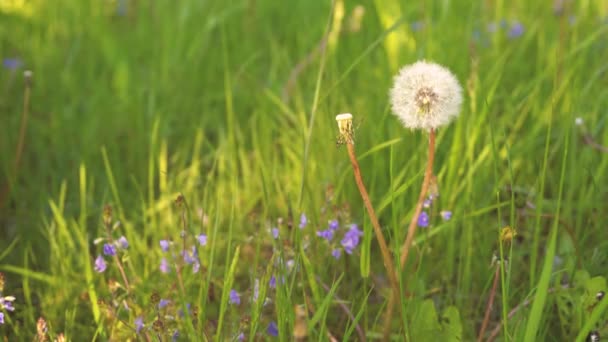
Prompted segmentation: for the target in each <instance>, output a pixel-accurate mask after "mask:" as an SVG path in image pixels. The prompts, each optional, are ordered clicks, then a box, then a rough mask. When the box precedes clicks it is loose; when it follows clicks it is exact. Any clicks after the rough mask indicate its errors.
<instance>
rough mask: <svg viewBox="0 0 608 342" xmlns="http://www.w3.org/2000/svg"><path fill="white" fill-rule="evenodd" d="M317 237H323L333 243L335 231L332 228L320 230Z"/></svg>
mask: <svg viewBox="0 0 608 342" xmlns="http://www.w3.org/2000/svg"><path fill="white" fill-rule="evenodd" d="M317 236H319V237H322V238H324V239H325V240H327V241H331V239H333V238H334V231H333V230H332V229H331V228H329V229H326V230H319V231H318V232H317Z"/></svg>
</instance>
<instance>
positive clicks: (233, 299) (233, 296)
mask: <svg viewBox="0 0 608 342" xmlns="http://www.w3.org/2000/svg"><path fill="white" fill-rule="evenodd" d="M228 297H229V300H228V302H229V303H230V304H236V305H239V304H241V296H240V295H239V293H238V292H236V290H235V289H232V290H230V293H229V294H228Z"/></svg>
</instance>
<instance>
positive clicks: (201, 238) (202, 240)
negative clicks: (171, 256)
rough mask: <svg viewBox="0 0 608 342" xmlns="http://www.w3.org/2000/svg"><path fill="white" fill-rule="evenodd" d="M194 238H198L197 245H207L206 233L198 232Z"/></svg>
mask: <svg viewBox="0 0 608 342" xmlns="http://www.w3.org/2000/svg"><path fill="white" fill-rule="evenodd" d="M196 239H197V240H198V243H199V245H201V246H206V245H207V235H205V234H199V235H198V236H197V237H196Z"/></svg>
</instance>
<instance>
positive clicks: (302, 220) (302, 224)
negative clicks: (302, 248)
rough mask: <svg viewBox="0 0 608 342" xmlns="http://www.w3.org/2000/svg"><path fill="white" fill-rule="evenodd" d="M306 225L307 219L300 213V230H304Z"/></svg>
mask: <svg viewBox="0 0 608 342" xmlns="http://www.w3.org/2000/svg"><path fill="white" fill-rule="evenodd" d="M307 224H308V218H306V214H304V213H302V215H300V225H299V227H300V229H304V227H306V225H307Z"/></svg>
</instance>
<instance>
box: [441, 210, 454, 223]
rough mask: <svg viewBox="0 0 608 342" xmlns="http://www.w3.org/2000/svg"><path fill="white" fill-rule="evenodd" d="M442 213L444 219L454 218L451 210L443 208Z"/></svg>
mask: <svg viewBox="0 0 608 342" xmlns="http://www.w3.org/2000/svg"><path fill="white" fill-rule="evenodd" d="M440 214H441V218H442V219H443V220H444V221H449V220H450V219H451V218H452V212H451V211H449V210H442V211H441V213H440Z"/></svg>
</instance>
